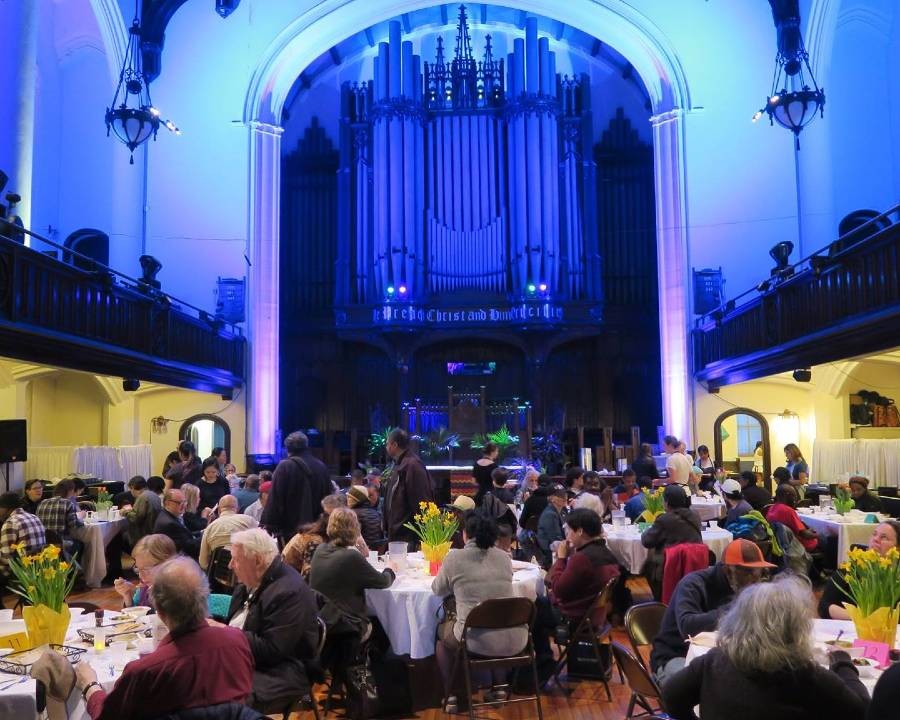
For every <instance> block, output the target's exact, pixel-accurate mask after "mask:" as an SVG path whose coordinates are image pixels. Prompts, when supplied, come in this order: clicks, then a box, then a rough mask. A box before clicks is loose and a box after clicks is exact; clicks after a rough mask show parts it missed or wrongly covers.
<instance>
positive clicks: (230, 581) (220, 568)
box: [206, 545, 235, 594]
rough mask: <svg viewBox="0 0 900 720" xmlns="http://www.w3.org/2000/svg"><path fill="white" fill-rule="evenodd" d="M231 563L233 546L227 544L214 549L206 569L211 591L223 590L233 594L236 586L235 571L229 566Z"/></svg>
mask: <svg viewBox="0 0 900 720" xmlns="http://www.w3.org/2000/svg"><path fill="white" fill-rule="evenodd" d="M230 564H231V547H230V546H228V545H225V546H224V547H219V548H216V549H215V550H213V554H212V558H210V561H209V568H208V569H207V571H206V574H207V577H208V578H209V589H210V592H223V593H227V594H231V593H232V592H233V590H234V586H235V578H234V571H233V570H232V569H231V568H230V567H228V566H229V565H230Z"/></svg>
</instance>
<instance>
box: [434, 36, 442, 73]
mask: <svg viewBox="0 0 900 720" xmlns="http://www.w3.org/2000/svg"><path fill="white" fill-rule="evenodd" d="M434 66H435V68H443V67H444V38H442V37H441V36H440V35H438V39H437V52H436V53H435V56H434Z"/></svg>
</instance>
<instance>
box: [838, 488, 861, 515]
mask: <svg viewBox="0 0 900 720" xmlns="http://www.w3.org/2000/svg"><path fill="white" fill-rule="evenodd" d="M854 507H856V503H855V502H853V497H852V496H851V495H850V488H849V487H847V486H846V485H838V486H837V488H835V491H834V509H835V510H836V511H837V513H838V514H839V515H845V514H846V513H848V512H850V511H851V510H852V509H853V508H854Z"/></svg>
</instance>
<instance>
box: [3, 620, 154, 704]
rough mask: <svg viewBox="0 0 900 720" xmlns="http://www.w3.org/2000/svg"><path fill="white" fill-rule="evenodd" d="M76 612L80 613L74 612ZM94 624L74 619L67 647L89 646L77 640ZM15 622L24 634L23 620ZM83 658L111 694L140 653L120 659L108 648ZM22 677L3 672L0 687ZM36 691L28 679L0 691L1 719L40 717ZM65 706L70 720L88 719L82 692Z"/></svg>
mask: <svg viewBox="0 0 900 720" xmlns="http://www.w3.org/2000/svg"><path fill="white" fill-rule="evenodd" d="M73 612H78V611H77V610H75V611H73ZM111 614H115V615H117V614H118V613H110V612H109V611H107V616H109V615H111ZM93 622H94V616H93V615H84V616H78V617H73V618H72V622H71V624H70V625H69V632H68V633H67V634H66V645H72V646H74V647H85V648H86V647H88V646H87V644H86V643H84V642H82V641H81V639H80V638H79V637H78V628H79V627H80V628H84V627H88V626H90V625H92V624H93ZM13 623H14V624H16V625H17V627H16V628H15V629H17V630H18V631H19V632H24V631H25V621H24V620H14V621H13ZM3 625H4V632H6V631H7V627H6V626H7V623H4V624H3ZM81 658H82V660H87V661H88V662H89V663H90V664H91V665H92V666H93V668H94V670H95V671H96V672H97V681H98V682H99V683H100V684H101V685H102V686H103V689H104V690H106V691H107V692H109V691H110V690H111V689H112V687H113V685H115V683H116V680H118V679H119V676H120V675H121V674H122V670H123V669H124V668H125V663H126V661H130V660H133V659H135V658H137V652H135V651H129V652H128V653H127V654H126V655H125V656H117V655H115V654H114V652H113V651H112V650H109V649H107V650H104V651H103V652H102V653H101V654H100V656H99V657H97V655H96V654H95V653H94V651H93V650H88V651H87V652H86V653H85V654H84V655H82V656H81ZM19 677H21V676H18V675H8V674H7V673H4V672H0V687H2V686H3V684H4V683H5V682H6V681H8V680H15V679H16V678H19ZM35 691H36V687H35V681H34V680H32V679H31V678H28V680H26V681H25V682H23V683H16V684H15V685H12V686H10V687H8V688H7V689H6V690H0V718H3V720H6V718H9V720H30V719H31V718H35V717H37V707H36V706H35V700H34V695H35ZM66 707H67V709H68V712H69V720H89V716H88V714H87V708H86V707H85V703H84V700H82V698H81V693H80V692H78V691H77V690H73V691H72V694H71V695H69V701H68V703H66Z"/></svg>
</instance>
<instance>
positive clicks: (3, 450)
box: [0, 420, 28, 463]
mask: <svg viewBox="0 0 900 720" xmlns="http://www.w3.org/2000/svg"><path fill="white" fill-rule="evenodd" d="M27 444H28V441H27V439H26V437H25V421H24V420H0V463H11V462H25V461H26V460H27V459H28V453H27V451H26V447H27Z"/></svg>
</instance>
